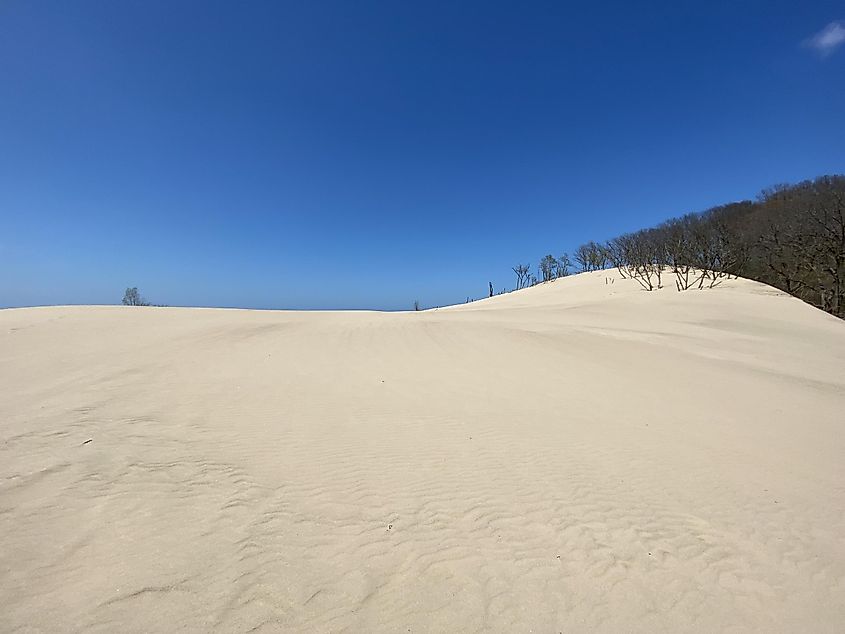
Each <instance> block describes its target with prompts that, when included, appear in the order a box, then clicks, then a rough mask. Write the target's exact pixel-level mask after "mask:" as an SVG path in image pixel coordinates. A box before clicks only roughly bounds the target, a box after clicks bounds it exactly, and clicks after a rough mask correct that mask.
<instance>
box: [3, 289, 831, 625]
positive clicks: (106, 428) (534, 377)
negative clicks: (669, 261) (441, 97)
mask: <svg viewBox="0 0 845 634" xmlns="http://www.w3.org/2000/svg"><path fill="white" fill-rule="evenodd" d="M606 278H614V279H615V281H614V282H613V283H612V284H611V283H606ZM844 425H845V323H842V322H839V321H837V320H836V319H834V318H832V317H830V316H828V315H826V314H824V313H822V312H820V311H817V310H815V309H813V308H810V307H809V306H807V305H805V304H803V303H801V302H799V301H798V300H795V299H793V298H790V297H787V296H785V295H783V294H781V293H779V292H777V291H775V290H773V289H771V288H769V287H766V286H763V285H760V284H756V283H753V282H749V281H745V280H731V281H729V282H725V283H724V284H723V285H722V286H720V287H718V288H716V289H712V290H704V291H690V292H687V293H677V292H676V291H675V290H674V289H671V290H670V289H665V290H662V291H659V292H654V293H646V292H643V291H641V290H640V289H639V287H638V286H637V285H636V283H633V282H630V281H625V280H621V279H619V276H618V275H616V274H614V273H606V272H600V273H593V274H584V275H579V276H574V277H571V278H567V279H563V280H559V281H557V282H553V283H549V284H545V285H541V286H538V287H535V288H531V289H528V290H525V291H520V292H518V293H512V294H509V295H504V296H499V297H495V298H492V299H490V300H485V301H481V302H475V303H473V304H468V305H465V306H457V307H451V308H446V309H438V310H431V311H425V312H421V313H378V312H283V311H279V312H277V311H245V310H216V309H182V308H125V307H56V308H32V309H14V310H5V311H0V440H2V442H0V530H2V545H3V547H2V549H0V630H2V631H18V630H23V631H55V632H58V631H62V632H64V631H93V632H115V631H122V632H148V631H176V630H180V631H195V632H202V631H208V630H219V631H225V632H235V631H237V632H246V631H268V632H272V631H316V632H339V631H350V632H371V631H380V632H443V631H455V632H472V631H498V632H530V631H533V632H592V631H598V632H628V631H631V632H657V631H666V632H678V631H702V632H713V631H728V632H745V631H758V632H776V631H784V632H807V631H813V632H836V631H842V628H843V624H845V429H843V426H844Z"/></svg>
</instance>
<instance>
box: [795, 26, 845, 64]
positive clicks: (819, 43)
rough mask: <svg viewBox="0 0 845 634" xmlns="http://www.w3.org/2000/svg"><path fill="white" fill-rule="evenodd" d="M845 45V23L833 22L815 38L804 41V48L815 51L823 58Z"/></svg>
mask: <svg viewBox="0 0 845 634" xmlns="http://www.w3.org/2000/svg"><path fill="white" fill-rule="evenodd" d="M843 44H845V22H842V21H840V20H837V21H834V22H831V23H830V24H828V25H827V26H826V27H824V28H823V29H822V30H821V31H819V32H818V33H816V34H815V35H814V36H813V37H811V38H809V39H807V40H804V46H808V47H809V48H812V49H815V50H816V52H818V54H819V55H821V56H822V57H827V56H828V55H830V54H831V53H833V51H835V50H836V49H837V48H839V47H840V46H842V45H843Z"/></svg>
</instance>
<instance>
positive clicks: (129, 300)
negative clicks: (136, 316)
mask: <svg viewBox="0 0 845 634" xmlns="http://www.w3.org/2000/svg"><path fill="white" fill-rule="evenodd" d="M123 305H124V306H149V305H150V304H149V302H147V301H146V300H145V299H144V298H143V297H141V293H140V292H138V287H137V286H133V287H132V288H127V289H126V292H125V293H124V294H123Z"/></svg>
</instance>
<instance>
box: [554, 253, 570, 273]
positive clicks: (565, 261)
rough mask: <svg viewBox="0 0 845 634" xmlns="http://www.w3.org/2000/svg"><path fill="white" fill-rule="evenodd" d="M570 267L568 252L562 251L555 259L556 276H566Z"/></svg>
mask: <svg viewBox="0 0 845 634" xmlns="http://www.w3.org/2000/svg"><path fill="white" fill-rule="evenodd" d="M571 268H572V260H570V259H569V254H568V253H564V254H563V255H562V256H560V257H559V258H558V259H557V276H558V277H566V276H567V275H569V269H571Z"/></svg>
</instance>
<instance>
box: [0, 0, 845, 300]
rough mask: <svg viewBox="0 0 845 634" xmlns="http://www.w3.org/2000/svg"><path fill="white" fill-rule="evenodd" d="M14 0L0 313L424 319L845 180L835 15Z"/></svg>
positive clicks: (7, 73)
mask: <svg viewBox="0 0 845 634" xmlns="http://www.w3.org/2000/svg"><path fill="white" fill-rule="evenodd" d="M634 4H635V3H630V2H596V3H577V4H576V3H563V2H548V3H530V2H512V3H497V2H477V3H476V2H430V1H426V2H416V3H412V2H348V1H343V2H320V1H307V2H296V3H283V2H229V3H222V2H206V1H203V2H178V1H173V0H170V1H167V2H154V1H151V0H144V1H139V2H130V1H128V0H127V1H121V2H112V1H110V0H103V1H99V2H92V1H86V0H79V1H77V2H48V1H38V2H30V1H25V0H6V1H4V2H2V3H0V144H2V148H3V151H2V152H0V222H2V232H0V306H20V305H37V304H57V303H58V304H63V303H117V302H119V300H120V298H121V296H122V294H123V289H124V288H125V287H126V286H138V287H140V289H141V291H142V292H143V294H144V295H145V296H147V297H148V299H150V300H152V301H154V302H157V303H164V304H170V305H200V306H242V307H256V308H381V309H396V308H400V309H404V308H410V307H411V306H412V304H413V301H414V300H415V299H418V300H419V301H420V302H421V303H422V304H423V305H424V306H431V305H437V304H446V303H454V302H460V301H463V300H464V299H465V298H466V297H467V296H474V297H479V296H482V295H484V294H485V293H486V288H487V283H488V281H492V282H493V284H494V286H495V287H496V288H497V289H499V288H501V287H503V286H507V287H513V279H512V278H513V274H512V272H511V270H510V267H511V266H513V265H515V264H517V263H519V262H530V263H531V264H532V265H536V262H537V261H538V260H539V258H540V257H541V256H543V255H544V254H546V253H552V254H554V255H559V254H560V253H562V252H564V251H571V250H572V249H574V248H575V247H576V246H577V245H578V244H580V243H582V242H584V241H587V240H590V239H597V240H598V239H605V238H608V237H611V236H613V235H616V234H618V233H620V232H623V231H627V230H631V229H635V228H640V227H643V226H646V225H649V224H652V223H655V222H657V221H660V220H662V219H664V218H667V217H669V216H673V215H677V214H680V213H684V212H687V211H693V210H700V209H704V208H706V207H709V206H712V205H715V204H719V203H723V202H728V201H732V200H739V199H743V198H750V197H753V196H754V195H755V194H756V193H757V192H758V191H759V190H760V189H761V188H763V187H765V186H768V185H772V184H775V183H780V182H792V181H797V180H802V179H805V178H811V177H814V176H817V175H821V174H825V173H842V172H845V125H844V124H843V120H844V119H843V113H845V46H843V42H845V5H843V4H842V3H841V1H840V2H825V1H815V2H797V1H796V2H777V1H772V0H769V1H762V0H761V1H746V2H735V1H734V2H720V1H716V2H700V1H699V2H683V1H681V2H679V1H673V2H648V3H639V4H640V6H639V7H636V6H633V5H634Z"/></svg>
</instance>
